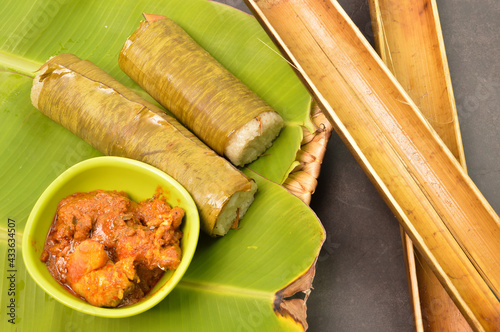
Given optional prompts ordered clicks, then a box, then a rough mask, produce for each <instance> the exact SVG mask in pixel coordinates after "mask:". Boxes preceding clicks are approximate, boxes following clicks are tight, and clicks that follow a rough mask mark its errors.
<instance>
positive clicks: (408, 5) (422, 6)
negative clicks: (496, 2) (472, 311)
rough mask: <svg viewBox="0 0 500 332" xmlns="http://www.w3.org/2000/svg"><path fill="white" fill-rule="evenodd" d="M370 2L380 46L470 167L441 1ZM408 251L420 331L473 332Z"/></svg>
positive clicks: (408, 243)
mask: <svg viewBox="0 0 500 332" xmlns="http://www.w3.org/2000/svg"><path fill="white" fill-rule="evenodd" d="M429 4H430V5H429ZM369 6H370V14H371V17H372V27H373V32H374V39H375V49H376V50H377V52H378V53H379V54H380V56H381V58H382V60H383V61H384V63H385V64H386V65H387V67H388V68H389V69H390V70H391V72H392V73H393V74H394V75H395V77H396V78H397V79H398V81H399V83H400V84H401V85H402V86H403V88H404V89H405V90H406V92H407V93H408V95H409V96H410V98H411V99H412V100H413V101H415V102H416V104H417V106H418V108H419V110H420V111H421V112H422V114H423V115H424V117H425V118H426V119H427V120H428V121H429V123H430V124H431V125H432V127H433V128H434V129H435V130H436V132H437V134H438V135H439V136H440V137H441V139H442V140H443V142H444V143H445V144H446V146H447V147H448V148H449V149H450V151H451V152H452V153H453V155H454V156H455V158H457V160H459V161H460V163H461V165H462V167H463V168H464V170H466V164H465V156H464V150H463V146H462V140H461V135H460V128H459V125H458V116H457V110H456V105H455V98H454V95H453V89H452V86H451V78H450V72H449V68H448V63H447V59H446V52H445V47H444V42H443V38H442V32H441V25H440V22H439V15H438V11H437V5H436V2H435V1H434V0H431V1H427V0H415V1H395V0H369ZM402 241H403V246H404V247H407V248H409V249H411V247H412V246H413V244H412V242H411V239H410V238H409V237H408V235H407V234H406V233H404V232H402ZM405 253H406V265H407V273H408V284H409V290H410V295H411V299H412V304H413V308H414V314H415V315H414V316H415V327H416V330H417V331H422V330H425V331H470V330H471V328H470V326H469V324H468V323H467V322H466V321H465V319H464V317H463V316H462V314H461V313H460V311H459V310H458V308H457V307H456V305H455V304H454V303H453V301H452V300H451V299H450V296H449V295H448V293H446V291H445V289H444V288H443V286H442V285H441V284H440V283H439V280H438V279H437V278H436V276H435V275H434V273H433V272H432V270H431V269H430V268H429V266H428V265H427V263H426V262H425V261H424V260H423V259H422V258H421V257H419V255H420V254H419V253H418V252H414V251H413V250H406V251H405ZM415 255H416V256H415ZM416 262H417V263H416Z"/></svg>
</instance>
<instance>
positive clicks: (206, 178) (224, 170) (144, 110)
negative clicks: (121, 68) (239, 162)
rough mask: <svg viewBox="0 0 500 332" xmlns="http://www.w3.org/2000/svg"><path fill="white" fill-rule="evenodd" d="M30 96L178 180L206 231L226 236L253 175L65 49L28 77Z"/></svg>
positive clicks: (112, 148) (85, 133) (101, 142)
mask: <svg viewBox="0 0 500 332" xmlns="http://www.w3.org/2000/svg"><path fill="white" fill-rule="evenodd" d="M31 100H32V103H33V106H35V107H36V108H37V109H38V110H39V111H40V112H41V113H42V114H44V115H46V116H47V117H49V118H50V119H52V120H54V121H55V122H57V123H59V124H60V125H62V126H63V127H65V128H66V129H68V130H69V131H71V132H72V133H73V134H75V135H77V136H78V137H80V138H81V139H83V140H85V141H86V142H87V143H89V144H90V145H92V146H93V147H94V148H96V149H97V150H99V151H101V152H102V153H103V154H106V155H113V156H120V157H127V158H132V159H136V160H140V161H143V162H145V163H148V164H150V165H153V166H155V167H157V168H159V169H161V170H162V171H164V172H165V173H167V174H169V175H170V176H172V177H173V178H174V179H176V180H177V181H178V182H180V183H181V184H182V185H183V186H184V187H185V188H186V189H187V190H188V191H189V193H190V194H191V196H192V197H193V199H194V201H195V202H196V205H197V207H198V210H199V212H200V221H201V229H202V230H204V231H205V232H206V233H208V234H209V235H211V236H223V235H225V234H226V233H227V232H228V230H229V229H230V228H231V227H232V226H233V224H235V223H238V222H239V220H241V218H243V216H244V215H245V213H246V211H247V209H248V208H249V206H250V204H252V202H253V200H254V196H255V193H256V191H257V185H256V183H255V181H254V180H253V179H251V178H250V177H248V176H246V175H245V174H244V173H243V172H241V171H240V170H238V169H237V168H236V167H235V166H234V165H232V164H231V163H230V162H229V161H227V160H226V159H225V158H222V157H221V156H219V155H218V154H216V153H215V152H214V151H213V150H211V149H210V148H208V147H207V146H206V145H205V144H203V142H201V141H200V140H199V139H198V138H197V137H196V136H195V135H193V134H192V133H191V132H190V131H188V130H187V129H186V128H184V127H183V126H182V125H181V124H180V123H179V122H178V121H177V120H175V119H174V118H173V117H171V116H169V115H168V114H167V113H165V112H164V111H163V110H161V109H160V108H159V107H156V106H155V105H153V104H151V103H149V102H147V101H146V100H144V99H143V98H142V97H140V96H139V95H137V94H136V93H135V92H133V91H132V90H130V89H128V88H127V87H126V86H124V85H123V84H121V83H120V82H118V81H117V80H115V79H114V78H113V77H112V76H110V75H109V74H108V73H107V72H105V71H104V70H103V69H101V68H99V67H98V66H96V65H95V64H94V63H92V62H90V61H88V60H82V59H80V58H78V57H77V56H76V55H74V54H69V53H65V54H60V55H57V56H55V57H53V58H51V59H50V60H49V61H47V62H46V63H45V64H44V65H43V66H42V67H41V68H40V70H39V71H38V72H37V74H36V76H35V78H34V79H33V87H32V89H31Z"/></svg>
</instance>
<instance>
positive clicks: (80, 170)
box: [22, 157, 200, 318]
mask: <svg viewBox="0 0 500 332" xmlns="http://www.w3.org/2000/svg"><path fill="white" fill-rule="evenodd" d="M158 185H161V186H162V187H163V189H164V190H165V193H166V195H167V200H168V201H169V203H170V204H171V205H172V206H180V207H182V208H183V209H184V210H185V212H186V214H185V217H184V222H183V229H182V230H183V233H184V236H183V238H182V240H181V248H182V253H183V256H182V260H181V263H180V266H179V267H178V268H177V269H176V270H175V271H168V272H166V273H165V274H164V276H163V277H162V279H161V280H160V281H159V282H158V284H157V285H156V287H155V288H154V289H153V290H152V291H151V292H150V293H149V294H148V295H147V296H146V297H145V298H144V299H142V300H141V301H139V302H138V303H136V304H133V305H131V306H127V307H123V308H99V307H95V306H92V305H90V304H88V303H87V302H85V301H83V300H81V299H79V298H77V297H75V296H74V295H72V294H70V293H69V292H68V291H66V290H65V289H64V288H63V287H62V286H61V285H60V284H59V283H57V281H56V280H55V279H54V278H53V277H52V276H51V275H50V273H49V271H48V269H47V267H46V266H45V264H44V263H42V262H41V261H40V254H41V253H42V249H43V245H44V242H45V238H46V236H47V232H48V230H49V227H50V224H51V223H52V220H53V218H54V215H55V212H56V207H57V204H58V203H59V201H60V200H61V199H62V198H64V197H66V196H68V195H71V194H73V193H76V192H87V191H92V190H96V189H103V190H123V191H125V192H126V193H128V194H129V196H130V198H131V199H133V200H135V201H140V200H143V199H146V198H149V197H151V196H153V194H154V192H155V189H156V188H157V186H158ZM199 233H200V223H199V216H198V210H197V208H196V205H195V203H194V201H193V199H192V198H191V196H190V195H189V193H188V192H187V191H186V190H185V189H184V187H182V186H181V185H180V184H179V183H178V182H177V181H175V180H174V179H173V178H171V177H170V176H168V175H167V174H165V173H164V172H162V171H160V170H158V169H156V168H154V167H152V166H150V165H147V164H145V163H142V162H138V161H135V160H131V159H126V158H119V157H97V158H92V159H88V160H85V161H83V162H80V163H79V164H76V165H74V166H73V167H71V168H69V169H68V170H66V171H65V172H64V173H62V174H61V175H60V176H59V177H58V178H57V179H55V180H54V182H52V183H51V184H50V185H49V187H48V188H47V189H46V190H45V191H44V192H43V194H42V195H41V196H40V198H39V199H38V201H37V202H36V204H35V206H34V207H33V210H32V211H31V214H30V216H29V218H28V221H27V223H26V228H25V230H24V236H23V241H22V251H23V258H24V263H25V264H26V268H27V270H28V272H29V273H30V275H31V276H32V277H33V279H34V280H35V281H36V283H37V284H38V285H39V286H40V287H41V288H42V289H44V290H45V292H47V293H48V294H50V295H51V296H52V297H53V298H55V299H56V300H58V301H59V302H61V303H63V304H64V305H66V306H68V307H70V308H73V309H75V310H78V311H80V312H84V313H86V314H91V315H95V316H100V317H116V318H117V317H128V316H132V315H136V314H139V313H141V312H144V311H146V310H148V309H150V308H152V307H153V306H155V305H156V304H158V303H159V302H160V301H161V300H163V299H164V298H165V297H166V296H167V295H168V294H169V293H170V291H172V289H173V288H174V287H175V286H176V285H177V283H178V282H179V280H180V279H181V278H182V276H183V275H184V273H185V272H186V270H187V268H188V266H189V264H190V262H191V259H192V258H193V255H194V252H195V249H196V245H197V243H198V236H199Z"/></svg>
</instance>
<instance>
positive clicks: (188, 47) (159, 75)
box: [119, 15, 283, 166]
mask: <svg viewBox="0 0 500 332" xmlns="http://www.w3.org/2000/svg"><path fill="white" fill-rule="evenodd" d="M146 18H147V19H148V20H147V21H143V22H141V23H140V26H139V28H138V29H137V30H136V31H135V32H134V33H133V34H132V35H131V36H130V37H129V38H128V39H127V41H126V43H125V45H124V47H123V49H122V50H121V52H120V56H119V65H120V68H121V69H122V70H123V71H124V72H125V73H126V74H127V75H128V76H130V78H132V79H133V80H134V81H135V82H137V83H138V84H139V85H140V86H141V87H142V88H143V89H144V90H146V91H147V92H148V93H149V94H150V95H151V96H152V97H153V98H154V99H156V100H157V101H158V102H159V103H160V104H161V105H163V106H164V107H165V108H167V109H168V110H169V111H171V112H172V113H173V114H174V116H175V117H176V118H177V119H178V120H179V121H180V122H182V123H183V124H184V125H185V126H186V127H187V128H189V129H190V130H191V131H192V132H193V133H195V134H196V136H198V137H199V138H200V139H201V140H202V141H204V142H205V143H206V144H207V145H208V146H210V147H211V148H212V149H213V150H215V151H216V152H217V153H218V154H220V155H223V156H225V157H227V158H228V159H229V160H230V161H231V162H232V163H233V164H234V165H236V166H242V165H245V164H247V163H250V162H252V161H254V160H255V159H257V157H259V156H260V155H261V154H262V153H263V152H264V151H266V150H267V149H268V148H269V147H270V146H271V145H272V142H273V140H274V139H275V138H276V137H277V136H278V134H279V132H280V130H281V128H282V127H283V119H282V118H281V116H280V115H279V114H278V113H277V112H276V111H275V110H274V109H272V108H271V106H269V105H268V104H267V103H266V102H265V101H263V100H262V99H261V98H260V97H259V96H258V95H257V94H256V93H255V92H253V91H252V90H250V88H248V87H247V86H246V85H245V84H244V83H243V82H241V81H240V80H239V79H238V78H236V76H234V75H233V74H232V73H231V72H229V71H228V70H227V69H226V68H225V67H223V66H222V65H221V64H220V63H219V62H217V60H215V59H214V58H213V57H212V56H211V55H210V54H209V53H208V52H207V51H205V50H204V49H203V48H202V47H201V46H200V45H199V44H197V43H196V42H195V41H194V40H193V39H192V38H191V37H190V36H189V35H188V34H187V33H186V32H185V31H184V30H183V29H182V28H181V27H180V26H178V25H177V24H176V23H174V22H173V21H172V20H170V19H169V18H166V17H164V16H159V15H149V16H148V15H146Z"/></svg>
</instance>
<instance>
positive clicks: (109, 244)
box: [41, 190, 184, 307]
mask: <svg viewBox="0 0 500 332" xmlns="http://www.w3.org/2000/svg"><path fill="white" fill-rule="evenodd" d="M183 217H184V210H183V209H182V208H180V207H174V208H171V206H170V205H169V204H168V202H167V201H166V199H165V197H164V195H162V192H161V191H160V190H158V191H157V192H156V193H155V195H154V196H153V197H152V198H150V199H147V200H144V201H142V202H139V203H136V202H134V201H132V200H131V199H129V197H128V196H127V194H126V193H124V192H117V191H104V190H96V191H92V192H88V193H75V194H73V195H70V196H68V197H66V198H64V199H62V200H61V201H60V202H59V205H58V207H57V211H56V215H55V217H54V221H53V223H52V225H51V228H50V230H49V233H48V235H47V239H46V241H45V246H44V250H43V253H42V256H41V260H42V261H43V262H45V264H46V265H47V268H48V269H49V271H50V273H51V275H52V276H53V277H54V278H55V279H56V280H57V281H58V282H59V283H60V284H61V285H63V286H64V287H66V288H67V289H68V290H69V291H71V292H72V293H73V294H75V295H76V296H79V297H81V298H83V299H85V300H86V301H87V302H89V303H90V304H92V305H95V306H99V307H123V306H126V305H130V304H133V303H136V302H137V301H139V300H140V299H141V298H143V297H144V296H145V295H146V294H147V293H148V292H149V291H150V290H151V289H152V288H153V287H154V285H155V284H156V283H157V282H158V280H159V279H160V278H161V277H162V275H163V273H164V271H165V270H174V269H176V268H177V267H178V266H179V263H180V260H181V249H180V240H181V238H182V232H181V230H180V226H181V223H182V219H183Z"/></svg>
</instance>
